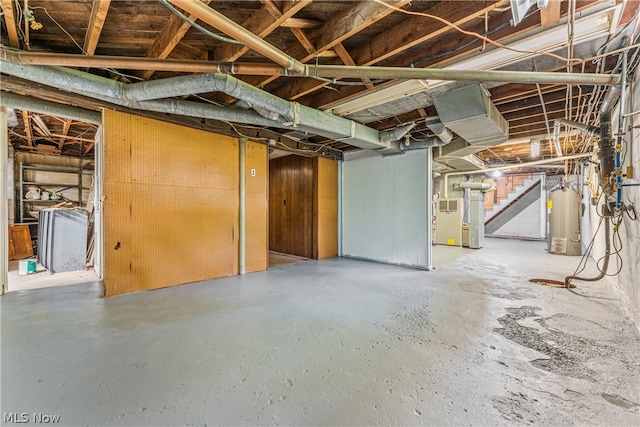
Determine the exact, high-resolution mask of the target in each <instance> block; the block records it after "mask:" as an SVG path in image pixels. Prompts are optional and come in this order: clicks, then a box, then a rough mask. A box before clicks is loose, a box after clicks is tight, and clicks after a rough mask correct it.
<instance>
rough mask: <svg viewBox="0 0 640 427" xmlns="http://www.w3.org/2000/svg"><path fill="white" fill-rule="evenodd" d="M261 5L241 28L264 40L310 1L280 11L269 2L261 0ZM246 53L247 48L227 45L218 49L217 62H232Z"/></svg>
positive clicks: (292, 4)
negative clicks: (262, 5)
mask: <svg viewBox="0 0 640 427" xmlns="http://www.w3.org/2000/svg"><path fill="white" fill-rule="evenodd" d="M262 3H263V4H264V5H265V6H264V7H262V8H261V9H259V10H258V11H257V12H255V13H254V14H253V15H251V16H250V17H249V18H248V19H247V20H246V21H244V22H243V23H242V26H243V27H244V28H245V29H246V30H248V31H250V32H252V33H253V34H255V35H257V36H258V37H261V38H265V37H266V36H268V35H269V34H271V33H272V32H273V31H275V30H276V29H277V28H278V27H280V25H282V24H283V23H284V22H285V21H286V20H287V19H289V18H291V17H293V15H295V14H296V13H298V12H299V11H300V10H302V9H303V8H304V7H306V6H307V5H308V4H310V3H311V0H301V1H297V2H289V3H286V5H285V7H284V8H283V10H282V11H280V9H279V8H278V7H277V6H276V5H275V4H274V3H273V2H271V1H269V0H262ZM248 51H249V48H248V47H247V46H238V45H232V44H227V45H225V46H223V47H222V49H220V54H219V60H220V61H231V62H232V61H235V60H237V59H238V58H240V57H241V56H242V55H244V54H245V53H247V52H248Z"/></svg>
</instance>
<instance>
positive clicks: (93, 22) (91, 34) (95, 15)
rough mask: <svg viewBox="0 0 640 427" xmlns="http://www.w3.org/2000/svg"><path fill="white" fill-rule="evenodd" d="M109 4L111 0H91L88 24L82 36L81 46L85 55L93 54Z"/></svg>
mask: <svg viewBox="0 0 640 427" xmlns="http://www.w3.org/2000/svg"><path fill="white" fill-rule="evenodd" d="M110 4H111V0H93V7H92V8H91V17H90V18H89V26H88V27H87V34H86V35H85V37H84V46H83V48H82V49H83V50H84V53H85V54H87V55H93V54H94V53H95V51H96V47H97V46H98V40H100V34H101V33H102V27H103V26H104V22H105V20H106V19H107V12H109V6H110Z"/></svg>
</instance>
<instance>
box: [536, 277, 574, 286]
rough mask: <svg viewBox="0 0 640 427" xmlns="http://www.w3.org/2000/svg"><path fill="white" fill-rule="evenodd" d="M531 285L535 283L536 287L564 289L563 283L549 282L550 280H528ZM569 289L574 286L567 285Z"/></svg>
mask: <svg viewBox="0 0 640 427" xmlns="http://www.w3.org/2000/svg"><path fill="white" fill-rule="evenodd" d="M529 281H530V282H531V283H537V284H538V285H543V286H552V287H554V288H564V282H561V281H560V280H551V279H529ZM569 287H570V288H575V287H576V285H574V284H572V283H569Z"/></svg>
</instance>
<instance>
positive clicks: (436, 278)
mask: <svg viewBox="0 0 640 427" xmlns="http://www.w3.org/2000/svg"><path fill="white" fill-rule="evenodd" d="M435 250H436V251H437V253H438V255H437V256H438V257H439V258H438V259H439V261H438V264H437V265H439V268H437V269H436V270H434V271H430V272H426V271H416V270H411V269H406V268H400V267H394V266H388V265H382V264H375V263H369V262H363V261H356V260H347V259H331V260H325V261H319V262H318V261H306V262H302V263H298V264H291V265H285V266H281V267H278V268H276V269H273V270H270V271H267V272H260V273H254V274H249V275H246V276H244V277H230V278H226V279H220V280H214V281H207V282H201V283H196V284H190V285H184V286H178V287H174V288H168V289H162V290H158V291H153V292H146V293H138V294H132V295H126V296H120V297H114V298H110V299H106V300H105V299H100V298H98V295H99V293H100V286H99V284H98V283H93V284H91V285H86V284H85V285H73V286H66V287H60V288H46V289H40V290H31V291H19V292H13V293H9V294H7V295H5V296H4V297H2V298H1V308H2V313H1V320H2V340H1V344H2V347H1V350H0V351H1V356H2V361H1V369H2V370H1V375H2V377H1V391H2V395H1V396H0V398H1V399H0V400H1V412H3V413H7V412H15V413H19V414H20V413H22V412H25V413H27V414H28V418H29V420H30V421H33V413H34V412H35V413H43V414H53V415H60V417H61V421H60V423H61V424H62V425H205V424H206V425H379V424H384V425H390V424H391V425H463V424H465V425H514V424H537V425H574V424H579V425H638V424H639V421H640V413H639V402H640V396H639V394H640V385H639V384H640V359H639V358H638V354H640V337H639V334H638V330H637V329H636V328H635V326H634V325H633V324H632V323H631V321H630V320H629V318H628V317H627V316H626V315H625V313H624V312H623V311H622V309H621V307H620V305H619V302H618V298H617V295H616V293H615V291H614V290H613V288H612V287H611V286H610V285H609V284H608V282H606V281H601V282H596V283H577V282H576V283H577V284H578V288H576V289H575V293H571V292H569V291H567V290H564V289H556V288H550V287H545V286H541V285H536V284H532V283H529V282H528V279H530V278H548V279H559V280H561V279H562V278H563V277H564V275H566V274H568V273H571V272H573V270H574V268H575V266H576V265H577V263H578V258H575V257H563V256H557V255H548V254H546V252H545V245H544V243H541V242H524V241H511V240H502V239H487V242H486V247H485V248H483V249H481V250H456V249H455V248H441V247H437V248H435ZM447 260H449V261H447ZM594 271H595V269H594V268H593V266H592V265H590V266H589V268H588V269H587V274H593V273H594Z"/></svg>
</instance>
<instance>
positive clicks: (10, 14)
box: [0, 0, 20, 49]
mask: <svg viewBox="0 0 640 427" xmlns="http://www.w3.org/2000/svg"><path fill="white" fill-rule="evenodd" d="M0 5H2V11H3V12H4V14H3V16H4V23H5V24H6V26H7V34H8V35H9V44H10V45H11V47H13V48H16V49H19V48H20V38H19V37H18V23H19V22H20V19H18V20H16V14H15V11H14V10H13V0H0Z"/></svg>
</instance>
